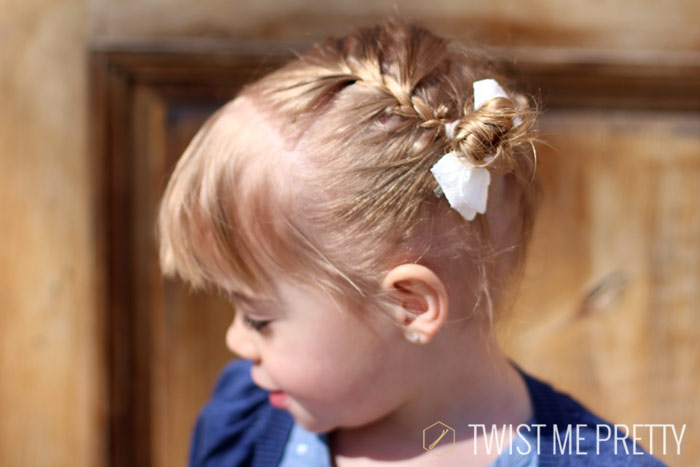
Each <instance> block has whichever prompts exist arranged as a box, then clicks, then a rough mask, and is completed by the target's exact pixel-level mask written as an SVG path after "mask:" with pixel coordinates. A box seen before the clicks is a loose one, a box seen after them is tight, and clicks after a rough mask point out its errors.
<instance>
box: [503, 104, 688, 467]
mask: <svg viewBox="0 0 700 467" xmlns="http://www.w3.org/2000/svg"><path fill="white" fill-rule="evenodd" d="M540 126H541V131H542V133H543V135H544V136H543V138H545V139H546V140H547V142H548V143H549V146H545V145H542V146H541V147H540V150H539V151H538V155H539V158H538V161H539V168H540V173H541V174H542V176H543V178H544V185H545V189H546V193H545V198H544V202H543V206H542V213H541V214H542V215H541V218H540V219H539V223H538V225H537V230H536V233H535V235H534V244H533V248H532V250H531V255H530V259H529V260H530V264H529V265H528V270H527V274H526V280H525V282H524V284H523V287H522V293H521V298H520V301H519V302H518V304H517V306H516V310H514V312H513V313H512V314H511V316H510V317H509V318H508V319H507V320H506V322H504V323H502V328H501V336H502V342H503V343H504V346H505V347H506V348H507V349H508V351H509V352H510V353H511V354H512V355H516V356H517V357H518V358H517V360H518V361H520V362H521V363H522V364H523V365H524V366H525V367H526V368H530V369H532V370H533V371H534V372H535V373H536V374H537V375H538V376H541V377H543V378H545V379H547V380H550V381H553V382H555V383H556V384H557V386H559V387H560V388H562V389H564V390H566V391H567V392H569V393H571V394H573V395H575V396H576V397H578V398H580V399H581V400H582V401H583V402H584V403H585V404H586V405H588V406H590V407H592V408H594V409H595V410H596V411H597V412H598V413H599V414H601V415H603V416H604V417H606V418H609V419H611V420H613V421H615V422H617V423H625V424H628V425H631V424H633V423H674V424H676V425H677V426H679V427H680V426H681V425H682V424H684V423H685V424H687V426H688V429H687V433H686V436H687V439H686V440H685V441H684V444H683V451H682V456H681V457H680V458H679V457H675V456H673V455H671V453H669V454H668V455H667V456H666V457H665V459H666V461H667V462H669V463H670V464H671V465H692V464H693V459H697V458H698V456H699V455H700V452H699V451H698V444H699V441H700V437H698V435H697V433H693V430H692V427H693V426H695V425H696V424H697V423H698V420H700V410H699V409H698V407H699V406H698V403H697V397H695V396H694V393H695V392H696V389H695V388H697V387H698V384H699V383H700V381H698V379H697V378H698V375H699V374H700V372H699V371H698V370H699V369H700V344H698V341H699V338H700V332H699V331H698V330H700V314H699V313H698V310H699V308H698V303H700V301H699V300H700V287H699V286H700V254H699V253H700V222H699V221H698V217H697V214H696V213H697V211H698V202H699V201H698V200H700V185H699V184H698V181H700V115H699V114H697V113H696V114H692V115H689V114H681V113H662V114H659V113H651V112H636V111H624V112H591V111H576V112H573V111H560V110H556V111H552V112H550V113H548V114H547V115H545V116H544V117H543V118H542V119H541V122H540ZM605 284H607V286H608V293H607V296H605V295H604V294H601V293H599V294H598V295H597V296H595V294H592V293H591V292H592V291H593V290H597V291H598V292H600V291H602V290H603V289H601V288H600V287H599V286H601V285H603V286H605ZM554 356H556V357H554ZM656 441H657V443H658V441H659V440H658V438H657V440H656ZM644 443H647V446H648V443H649V439H648V438H646V437H645V438H644ZM659 454H661V453H659ZM662 457H663V456H662Z"/></svg>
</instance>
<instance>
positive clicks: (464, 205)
mask: <svg viewBox="0 0 700 467" xmlns="http://www.w3.org/2000/svg"><path fill="white" fill-rule="evenodd" d="M473 88H474V111H477V110H479V109H480V108H481V106H482V105H484V103H485V102H486V101H488V100H489V99H493V98H495V97H505V98H508V95H507V94H506V92H505V91H504V90H503V88H502V87H501V86H500V85H499V84H498V82H497V81H496V80H495V79H482V80H480V81H474V84H473ZM516 118H517V117H516ZM513 122H514V124H515V126H517V125H519V124H520V123H521V122H520V120H519V119H518V120H516V119H514V120H513ZM458 123H459V120H455V121H454V122H451V123H448V124H446V125H445V134H446V135H447V137H448V138H454V129H455V127H456V126H457V124H458ZM492 159H493V158H492V157H487V158H485V159H484V161H485V162H489V161H491V160H492ZM430 171H431V172H432V174H433V176H434V177H435V179H436V180H437V182H438V185H439V189H438V190H436V192H435V194H436V195H437V196H440V194H441V193H440V191H441V192H442V193H444V194H445V198H447V201H448V202H449V203H450V206H451V207H452V208H453V209H456V210H457V211H458V212H459V213H460V214H461V215H462V217H464V218H465V219H466V220H468V221H470V220H472V219H474V217H475V216H476V213H477V212H478V213H479V214H484V213H485V212H486V203H487V201H488V190H489V184H490V183H491V175H490V174H489V171H488V170H487V169H485V168H483V167H470V166H469V165H467V164H466V163H465V162H464V161H463V160H462V159H460V158H459V157H458V153H456V152H455V151H452V152H448V153H447V154H445V155H444V156H442V157H441V158H440V160H439V161H437V162H436V163H435V165H433V167H432V168H431V169H430Z"/></svg>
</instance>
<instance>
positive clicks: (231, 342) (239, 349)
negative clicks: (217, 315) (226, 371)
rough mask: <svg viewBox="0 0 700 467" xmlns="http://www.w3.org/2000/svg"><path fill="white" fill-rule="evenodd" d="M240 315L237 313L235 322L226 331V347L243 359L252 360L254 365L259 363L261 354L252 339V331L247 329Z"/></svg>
mask: <svg viewBox="0 0 700 467" xmlns="http://www.w3.org/2000/svg"><path fill="white" fill-rule="evenodd" d="M239 315H240V313H238V312H237V313H236V314H235V316H234V318H233V322H232V323H231V325H230V326H229V327H228V330H227V331H226V347H228V349H229V350H230V351H231V352H233V353H234V354H236V355H238V356H239V357H241V358H247V359H248V360H252V361H253V363H259V360H260V353H259V352H258V347H257V345H256V343H255V342H254V340H253V339H252V336H251V333H252V331H251V330H250V329H248V328H246V327H245V326H244V325H243V323H242V322H241V316H239Z"/></svg>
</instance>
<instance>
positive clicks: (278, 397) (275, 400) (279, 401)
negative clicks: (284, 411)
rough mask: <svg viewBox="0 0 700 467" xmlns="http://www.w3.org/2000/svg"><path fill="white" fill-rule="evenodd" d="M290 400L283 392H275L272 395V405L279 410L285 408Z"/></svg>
mask: <svg viewBox="0 0 700 467" xmlns="http://www.w3.org/2000/svg"><path fill="white" fill-rule="evenodd" d="M288 400H289V396H288V395H287V394H285V393H284V392H282V391H274V392H271V393H270V404H272V406H273V407H277V408H278V409H281V408H282V407H284V406H285V404H286V403H287V401H288Z"/></svg>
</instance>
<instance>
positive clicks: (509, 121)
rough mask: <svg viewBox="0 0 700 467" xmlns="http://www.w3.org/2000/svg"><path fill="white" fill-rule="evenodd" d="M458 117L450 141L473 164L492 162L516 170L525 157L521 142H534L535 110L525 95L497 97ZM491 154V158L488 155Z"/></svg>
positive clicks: (501, 167) (502, 167) (503, 168)
mask: <svg viewBox="0 0 700 467" xmlns="http://www.w3.org/2000/svg"><path fill="white" fill-rule="evenodd" d="M465 114H466V115H465V116H464V117H462V119H460V120H458V121H457V124H456V125H455V127H454V130H453V137H452V140H451V141H450V147H451V149H452V150H455V151H458V152H459V153H461V154H462V155H463V156H464V157H465V158H466V159H467V160H468V161H469V162H471V163H472V164H474V165H489V166H490V165H493V166H495V167H498V168H499V169H500V170H503V171H505V172H509V171H514V170H516V168H517V167H518V166H520V165H521V162H522V161H518V160H515V159H516V158H518V157H519V156H522V154H520V151H517V150H515V149H517V147H518V146H520V145H523V144H527V145H528V146H529V145H530V143H531V128H532V124H533V122H534V114H535V112H534V111H533V110H531V109H530V108H529V105H528V101H527V99H526V98H525V97H524V96H520V95H516V96H515V97H514V98H505V97H494V98H491V99H489V100H487V101H486V102H484V104H483V105H482V106H481V107H480V108H479V109H478V110H476V111H471V112H469V111H468V112H465ZM487 158H492V159H487Z"/></svg>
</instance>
